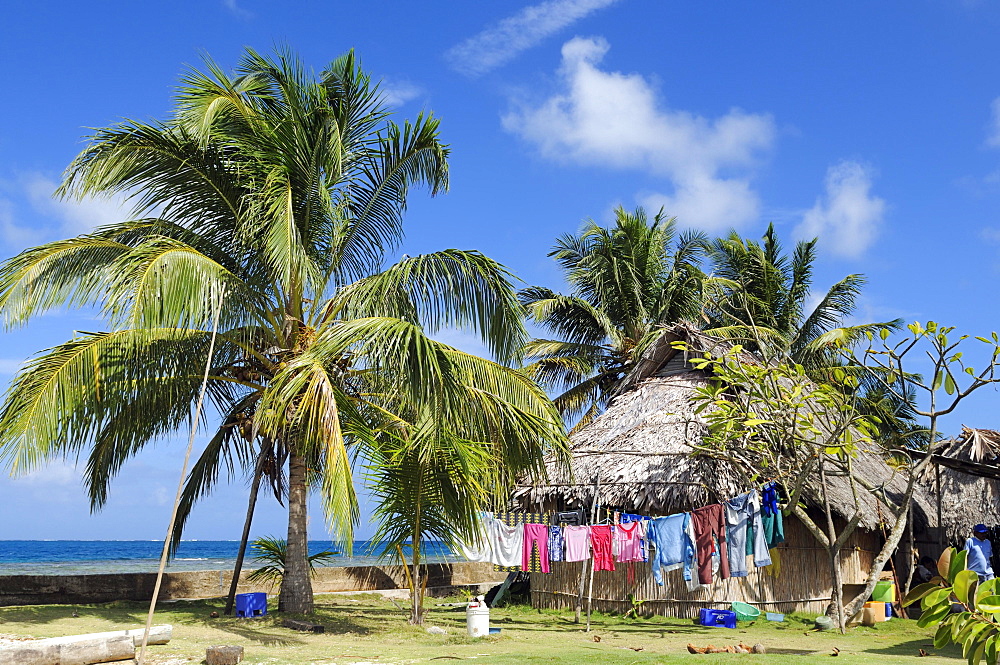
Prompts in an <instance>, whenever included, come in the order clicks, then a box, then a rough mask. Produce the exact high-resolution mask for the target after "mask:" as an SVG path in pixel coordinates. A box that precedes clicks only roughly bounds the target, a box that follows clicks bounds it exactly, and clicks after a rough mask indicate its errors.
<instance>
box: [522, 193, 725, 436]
mask: <svg viewBox="0 0 1000 665" xmlns="http://www.w3.org/2000/svg"><path fill="white" fill-rule="evenodd" d="M706 242H707V238H706V237H705V236H704V235H703V234H701V233H698V232H695V231H688V232H685V233H679V232H678V230H677V222H676V219H675V218H673V217H669V218H668V217H666V216H665V215H664V213H663V211H662V210H660V211H659V212H658V213H657V214H656V215H655V216H654V217H653V219H652V220H650V219H649V218H648V217H647V215H646V212H645V211H644V210H643V209H642V208H637V209H636V210H635V211H634V212H628V211H626V210H625V209H624V208H622V207H620V206H619V207H618V208H617V209H616V210H615V221H614V224H612V225H610V226H608V227H603V226H601V225H599V224H598V223H597V222H595V221H593V220H589V221H587V222H586V223H585V224H584V225H583V228H581V229H580V231H579V233H577V234H576V235H572V234H566V235H563V236H561V237H560V238H559V239H558V240H557V241H556V244H555V246H554V247H553V249H552V251H551V252H550V253H549V256H552V257H554V258H555V260H556V262H557V263H558V264H559V266H560V268H561V269H562V272H563V274H564V276H565V279H566V281H567V282H568V283H569V286H570V293H569V294H568V295H563V294H560V293H557V292H555V291H553V290H551V289H547V288H544V287H539V286H533V287H530V288H527V289H524V290H522V291H521V296H520V297H521V302H522V304H524V306H525V307H526V308H527V311H528V313H529V315H530V316H531V317H532V319H534V321H535V322H536V323H538V324H539V325H540V326H541V327H542V328H544V329H546V330H547V331H549V332H550V333H551V334H552V336H553V338H552V339H535V340H532V341H531V342H529V343H528V345H527V346H526V347H525V353H526V356H527V358H529V359H530V360H532V363H531V364H530V365H529V367H530V369H531V371H532V372H533V375H534V376H535V377H536V378H537V379H538V380H539V381H540V382H541V383H542V384H543V385H546V386H547V387H549V388H551V389H554V390H557V391H558V392H559V395H558V396H557V397H556V398H554V400H553V401H554V403H555V404H556V406H557V407H558V408H559V411H560V412H561V413H562V414H563V416H564V417H566V418H567V419H568V420H573V419H577V423H576V427H577V428H580V427H583V426H585V425H587V424H588V423H590V422H591V421H592V420H593V419H594V418H595V417H596V416H597V415H598V414H599V413H600V412H601V411H602V410H603V409H604V406H605V404H606V403H607V400H608V398H609V397H610V396H611V395H612V394H613V393H614V391H615V389H616V388H617V386H618V384H619V382H620V381H621V379H622V378H624V376H625V375H626V374H628V372H629V371H630V370H631V369H632V367H633V366H634V364H635V362H636V361H637V360H638V358H639V356H640V355H641V353H642V351H643V350H644V349H645V348H646V347H647V346H648V345H649V344H650V342H652V341H653V340H654V339H655V338H656V337H657V336H658V335H659V333H660V330H661V329H662V327H663V326H664V325H667V324H671V323H676V322H677V321H680V320H682V319H692V318H695V317H696V316H697V315H698V313H699V311H700V307H701V288H702V279H703V277H704V276H703V274H702V272H701V270H700V268H699V263H700V261H701V258H702V256H703V254H704V248H705V245H706Z"/></svg>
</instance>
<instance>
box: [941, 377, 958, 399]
mask: <svg viewBox="0 0 1000 665" xmlns="http://www.w3.org/2000/svg"><path fill="white" fill-rule="evenodd" d="M944 391H945V392H946V393H948V394H949V395H954V394H955V391H956V388H955V379H953V378H951V374H950V373H949V374H946V375H945V377H944Z"/></svg>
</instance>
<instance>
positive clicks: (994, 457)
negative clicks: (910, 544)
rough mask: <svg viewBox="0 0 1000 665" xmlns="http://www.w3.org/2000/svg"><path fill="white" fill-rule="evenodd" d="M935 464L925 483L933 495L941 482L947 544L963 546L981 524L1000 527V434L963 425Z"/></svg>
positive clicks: (940, 452)
mask: <svg viewBox="0 0 1000 665" xmlns="http://www.w3.org/2000/svg"><path fill="white" fill-rule="evenodd" d="M934 462H935V469H934V471H933V472H930V473H928V474H927V475H926V476H925V478H924V481H925V486H926V487H927V489H928V490H929V491H931V492H934V493H936V492H937V487H938V482H939V481H940V488H941V493H940V497H941V525H942V526H943V527H944V533H945V539H946V541H948V543H952V544H961V543H963V542H964V541H965V539H966V538H968V537H969V534H970V533H971V532H972V527H973V526H974V525H976V524H978V523H983V524H986V525H989V526H998V525H1000V432H996V431H994V430H989V429H974V428H972V427H966V426H965V425H963V426H962V434H961V435H960V436H958V437H957V438H955V439H954V440H952V441H950V442H949V443H947V444H946V445H945V446H944V448H942V449H941V450H939V451H938V452H937V453H935V455H934ZM938 474H939V475H940V478H938ZM946 544H947V543H946Z"/></svg>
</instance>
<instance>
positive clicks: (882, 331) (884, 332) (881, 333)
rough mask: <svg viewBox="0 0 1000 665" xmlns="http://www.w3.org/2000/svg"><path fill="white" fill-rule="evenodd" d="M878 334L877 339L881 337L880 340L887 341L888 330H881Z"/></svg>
mask: <svg viewBox="0 0 1000 665" xmlns="http://www.w3.org/2000/svg"><path fill="white" fill-rule="evenodd" d="M878 334H879V337H881V338H882V339H889V329H888V328H882V330H880V331H879V333H878Z"/></svg>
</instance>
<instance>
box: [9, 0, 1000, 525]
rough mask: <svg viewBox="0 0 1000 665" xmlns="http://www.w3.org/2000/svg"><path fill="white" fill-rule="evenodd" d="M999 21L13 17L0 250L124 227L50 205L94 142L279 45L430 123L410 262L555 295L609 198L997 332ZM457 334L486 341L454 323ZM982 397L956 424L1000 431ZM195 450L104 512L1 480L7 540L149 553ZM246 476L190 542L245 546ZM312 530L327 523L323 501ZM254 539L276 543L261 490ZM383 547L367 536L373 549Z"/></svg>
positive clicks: (476, 14) (662, 6)
mask: <svg viewBox="0 0 1000 665" xmlns="http://www.w3.org/2000/svg"><path fill="white" fill-rule="evenodd" d="M998 34H1000V7H998V6H997V5H995V4H994V3H988V2H976V1H972V0H968V1H961V0H915V1H909V2H902V1H896V2H888V1H887V2H881V3H867V2H841V3H825V4H819V3H800V2H790V1H785V2H771V3H695V2H643V1H641V0H548V1H546V2H538V3H526V2H521V1H517V2H514V1H505V2H500V1H497V0H489V1H483V2H476V3H470V2H422V3H415V2H378V3H375V2H371V3H350V4H348V3H343V2H325V3H320V2H309V1H303V2H298V3H295V4H294V8H292V6H291V5H282V4H280V3H267V2H257V1H254V0H221V1H219V0H205V1H203V2H192V1H176V2H171V3H145V4H143V3H139V4H136V3H128V4H126V3H123V2H115V1H109V2H104V3H100V4H99V5H95V4H93V3H70V2H54V3H47V4H35V5H30V4H29V3H14V4H13V5H12V6H10V7H7V8H6V9H5V18H4V21H3V22H2V25H0V64H2V65H3V71H4V88H5V91H6V92H5V94H4V96H3V98H4V102H5V103H4V104H2V105H0V128H2V129H0V256H2V257H8V256H11V255H13V254H15V253H17V252H18V251H20V250H21V249H23V248H25V247H27V246H29V245H31V244H34V243H38V242H43V241H47V240H53V239H56V238H60V237H65V236H69V235H75V234H78V233H82V232H85V231H87V230H88V229H89V228H92V227H93V226H95V225H98V224H100V223H104V222H108V221H113V220H115V219H117V218H118V217H120V216H121V215H122V214H123V212H122V211H121V209H120V208H118V207H117V206H116V204H115V202H114V201H106V200H98V201H88V202H84V203H82V204H73V203H67V202H60V201H54V200H52V199H51V198H50V194H51V192H52V190H53V189H54V188H55V185H56V183H57V182H58V179H59V175H60V173H61V171H62V169H63V168H65V166H66V165H67V164H68V163H69V162H70V160H71V159H72V158H73V157H74V156H75V154H76V153H77V152H78V151H79V150H80V149H81V147H82V145H83V143H82V141H83V138H84V137H85V135H86V134H87V129H86V128H88V127H101V126H105V125H108V124H111V123H114V122H116V121H117V120H119V119H121V118H123V117H128V118H138V119H148V118H164V117H166V116H167V114H168V112H169V110H170V107H171V95H172V91H173V90H174V88H175V87H176V85H177V82H178V78H179V75H180V74H181V73H182V72H183V70H184V68H185V66H186V65H197V64H198V63H199V59H200V57H201V54H202V53H208V54H211V56H212V57H213V58H214V59H215V60H217V61H218V62H219V63H221V64H222V65H223V66H224V67H227V68H228V67H232V66H233V65H235V63H236V62H237V60H238V58H239V56H240V53H241V51H242V49H243V47H244V46H252V47H254V48H256V49H258V50H263V51H267V50H270V49H271V48H272V47H274V46H275V45H281V44H285V45H288V46H290V47H292V48H293V49H294V50H296V51H297V52H298V53H299V54H300V55H301V56H302V58H303V59H304V60H305V61H306V62H307V63H309V64H310V65H311V66H312V67H315V68H316V69H317V70H319V69H322V68H323V66H324V65H325V64H326V63H327V62H329V61H330V60H332V59H333V58H334V57H336V56H337V55H339V54H341V53H342V52H344V51H345V50H347V49H349V48H355V49H356V50H357V52H358V53H359V55H360V56H361V58H362V60H363V62H364V64H365V66H366V67H367V68H368V69H369V70H370V71H371V72H373V73H374V75H375V76H376V77H381V78H383V79H384V82H385V87H386V90H387V91H388V92H389V93H390V96H391V98H392V99H393V103H394V105H395V106H396V107H397V108H398V111H399V114H400V116H401V117H412V116H414V115H416V114H417V113H418V112H419V111H421V110H433V111H434V113H435V114H437V115H438V116H440V117H441V119H442V132H443V136H444V139H445V140H446V141H447V142H448V143H450V144H451V147H452V154H453V157H452V160H451V174H452V187H451V191H450V192H449V193H448V194H445V195H442V196H439V197H437V198H434V199H431V198H429V197H428V196H426V195H425V194H424V193H422V192H415V193H414V194H413V195H412V197H411V207H410V211H409V213H408V216H407V220H406V224H407V230H408V238H407V242H406V245H405V247H404V248H403V251H406V252H407V253H410V254H416V253H420V252H423V251H428V250H436V249H443V248H446V247H458V248H463V249H469V248H475V249H480V250H482V251H484V252H486V253H487V254H489V255H490V256H492V257H493V258H496V259H497V260H499V261H501V262H503V263H505V264H506V265H507V266H509V267H510V268H511V269H513V270H514V271H515V272H516V273H517V274H518V275H519V276H520V277H521V278H522V279H523V280H525V282H527V283H532V284H544V285H549V286H553V287H557V288H560V287H561V286H562V285H561V283H560V277H559V274H558V272H557V271H556V269H555V267H554V265H553V264H552V263H551V261H550V260H549V259H547V258H546V256H545V254H546V251H547V249H548V248H549V246H550V245H551V243H552V241H553V239H554V238H555V237H556V236H557V235H558V234H560V233H565V232H568V231H573V230H575V229H576V228H577V227H578V226H579V225H580V223H581V221H582V220H583V219H585V218H588V217H593V218H595V219H598V220H601V221H607V220H609V218H610V211H611V210H612V209H613V208H614V206H616V205H618V204H623V205H625V206H626V207H634V206H636V205H645V206H647V207H649V208H652V209H655V208H658V207H659V206H661V205H662V206H664V207H665V208H666V211H667V212H668V213H670V214H674V215H677V216H678V217H679V219H680V221H681V222H682V223H684V224H686V225H688V226H695V227H699V228H702V229H705V230H706V231H708V232H710V233H721V232H725V231H727V230H728V229H730V228H736V229H738V230H739V231H740V232H741V233H744V234H747V235H750V236H757V235H759V234H760V233H761V232H762V231H763V230H764V228H765V227H766V224H767V222H769V221H773V222H774V223H775V224H776V226H777V228H778V230H779V233H780V235H781V237H782V238H784V239H785V240H786V243H787V244H789V245H790V244H791V242H792V241H793V239H795V238H800V237H812V236H816V235H818V236H819V237H820V238H821V240H820V253H821V260H820V262H819V270H818V274H817V285H818V286H822V287H823V288H825V287H826V286H828V285H829V284H830V283H832V282H834V281H836V280H838V279H840V278H841V277H843V276H844V275H845V274H848V273H854V272H862V273H865V274H866V275H867V276H868V278H869V285H868V287H867V288H866V290H865V295H864V298H863V301H862V303H861V307H860V308H859V312H858V317H859V319H865V320H876V319H877V320H884V319H890V318H894V317H904V318H906V319H909V320H913V319H921V320H926V319H935V320H938V321H942V322H946V323H948V324H951V325H956V326H958V327H959V329H960V330H961V331H963V332H969V333H972V334H982V333H987V332H989V331H991V330H994V329H997V328H1000V325H998V322H997V320H996V319H997V317H996V315H995V314H994V311H995V303H996V297H995V291H996V287H995V286H994V283H995V281H996V280H997V278H998V277H1000V214H998V213H1000V73H998V71H997V69H996V63H998V62H1000V39H998ZM95 325H97V324H96V323H95V321H94V320H93V319H92V318H89V317H88V316H85V315H81V314H79V313H65V314H63V313H57V314H52V315H48V316H45V317H43V318H41V319H39V320H37V321H36V322H34V323H32V324H31V326H30V327H28V328H25V329H20V330H15V331H11V332H6V333H0V382H4V383H6V382H7V381H9V380H10V378H11V376H12V375H13V373H14V372H15V371H16V369H17V367H18V366H19V365H20V363H21V362H22V361H23V360H24V359H25V358H27V357H28V356H30V355H31V354H32V353H34V352H36V351H38V350H40V349H43V348H45V347H47V346H50V345H52V344H56V343H58V342H60V341H63V340H65V339H66V338H67V337H68V336H70V335H71V334H72V331H73V330H75V329H84V330H88V329H93V327H94V326H95ZM449 339H450V341H453V342H455V343H457V344H460V345H462V346H464V347H465V348H469V349H472V350H476V349H478V348H480V347H478V346H477V344H476V342H475V340H473V339H470V338H469V337H468V336H465V335H463V334H460V333H455V334H452V335H450V337H449ZM997 399H998V395H997V393H996V391H994V390H992V389H988V390H987V391H984V392H983V393H981V394H980V395H979V396H977V398H976V399H975V400H974V401H972V402H970V403H969V405H968V406H967V407H965V408H964V409H963V410H962V411H960V412H959V413H958V414H956V416H955V417H954V418H953V419H952V420H950V421H949V426H950V427H951V428H952V429H955V428H957V427H958V424H959V423H960V422H966V423H968V424H971V425H976V426H981V427H1000V414H998V412H997V409H996V404H997ZM185 439H186V437H185V436H183V435H179V436H178V437H177V438H176V440H171V441H164V442H161V443H158V444H157V445H156V446H153V447H152V448H150V449H149V450H148V452H147V453H144V454H143V455H142V456H140V457H139V458H137V459H136V460H135V461H134V462H132V463H130V464H129V465H128V466H127V467H126V468H125V469H124V471H123V473H122V475H121V477H120V479H119V480H118V481H117V483H116V484H115V485H114V486H113V488H112V493H111V496H110V501H109V504H108V506H107V508H106V509H105V510H104V511H103V512H102V513H100V514H97V515H93V516H92V515H90V514H89V511H88V509H87V506H86V501H85V498H84V495H83V491H82V488H81V486H80V483H79V477H78V474H77V473H76V471H75V470H74V469H73V467H72V465H71V464H69V463H55V464H53V465H51V466H49V467H47V468H45V469H41V470H39V471H36V472H34V473H33V474H31V475H29V476H28V477H24V478H18V479H11V478H7V477H0V539H20V538H25V539H29V538H94V539H117V538H159V537H162V532H163V530H164V529H165V526H166V522H167V518H168V510H169V504H170V501H171V499H172V498H173V493H174V491H175V486H176V479H177V474H178V472H179V469H180V463H181V456H182V454H183V447H184V442H185ZM244 494H245V488H244V485H243V482H242V480H240V479H237V480H236V481H235V482H234V484H232V485H231V486H229V487H228V488H225V489H223V490H220V491H219V492H217V493H216V494H215V495H214V496H213V497H212V499H211V500H209V501H207V502H205V503H204V504H203V505H202V506H201V507H200V508H199V509H198V511H197V513H196V514H195V515H194V517H193V518H192V521H191V525H190V529H189V531H188V534H189V536H190V537H192V538H200V539H211V538H219V539H226V538H237V537H238V535H239V530H240V526H241V524H242V515H243V511H244V510H245V507H244V505H243V504H244V499H243V496H244ZM311 528H312V533H313V534H314V537H317V538H322V537H323V534H324V530H323V527H322V518H321V514H320V512H319V510H318V509H314V510H313V519H312V526H311ZM254 531H255V533H256V534H282V533H283V532H284V519H283V515H282V513H281V510H280V509H279V508H278V507H277V506H276V505H274V502H273V501H264V503H263V505H262V506H261V510H260V512H259V513H258V518H257V521H256V528H255V529H254ZM367 532H368V527H367V526H365V525H363V526H362V528H361V531H360V533H361V535H364V534H365V533H367Z"/></svg>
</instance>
